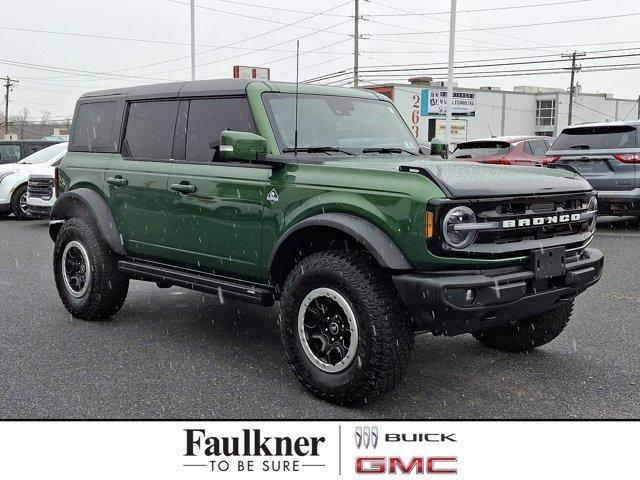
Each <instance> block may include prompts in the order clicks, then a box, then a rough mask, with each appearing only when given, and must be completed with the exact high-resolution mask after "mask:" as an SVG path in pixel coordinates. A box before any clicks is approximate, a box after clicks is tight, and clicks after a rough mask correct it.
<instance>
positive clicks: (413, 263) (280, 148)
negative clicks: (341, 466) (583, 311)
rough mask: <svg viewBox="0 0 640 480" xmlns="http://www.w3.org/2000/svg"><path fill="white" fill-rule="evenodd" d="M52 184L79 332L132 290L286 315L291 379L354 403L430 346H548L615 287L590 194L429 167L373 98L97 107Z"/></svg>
mask: <svg viewBox="0 0 640 480" xmlns="http://www.w3.org/2000/svg"><path fill="white" fill-rule="evenodd" d="M56 186H57V187H56V188H57V189H58V190H59V198H58V200H57V202H56V204H55V206H54V207H53V211H52V214H51V224H50V234H51V237H52V239H53V240H54V241H55V249H54V260H53V266H54V272H55V279H56V285H57V288H58V291H59V293H60V297H61V298H62V302H63V303H64V305H65V307H66V308H67V309H68V311H69V312H70V313H71V314H72V315H74V316H76V317H78V318H82V319H87V320H100V319H105V318H108V317H109V316H111V315H113V314H115V313H116V312H117V311H118V310H119V309H120V308H121V307H122V305H123V303H124V301H125V297H126V296H127V290H128V287H129V282H130V280H144V281H151V282H155V283H156V284H157V285H158V286H159V287H170V286H174V285H175V286H180V287H186V288H190V289H194V290H199V291H203V292H209V293H213V294H216V295H220V296H224V297H234V298H237V299H240V300H245V301H248V302H254V303H257V304H260V305H263V306H265V307H268V306H271V305H273V304H274V303H275V302H279V305H280V316H279V327H280V331H281V336H282V343H283V346H284V350H285V353H286V356H287V358H288V361H289V363H290V365H291V368H292V369H293V371H294V373H295V375H296V376H297V378H298V379H299V380H300V381H301V382H302V383H303V384H304V386H305V387H306V388H307V389H309V390H310V391H311V392H312V393H313V394H315V395H317V396H319V397H321V398H323V399H326V400H329V401H331V402H335V403H338V404H362V403H365V402H370V401H372V400H374V399H375V398H377V397H378V396H380V395H381V394H383V393H385V392H388V391H389V390H391V389H393V388H394V386H395V385H396V384H397V383H398V382H399V381H400V379H401V378H402V376H403V374H404V372H405V370H406V368H407V364H408V360H409V356H410V352H411V348H412V343H413V337H414V335H415V334H416V333H418V332H430V333H432V334H434V335H459V334H464V333H471V334H473V336H474V337H475V338H477V339H478V340H479V341H480V342H482V343H483V344H485V345H487V346H488V347H491V348H496V349H500V350H505V351H511V352H522V351H526V350H529V349H532V348H535V347H538V346H540V345H544V344H545V343H547V342H550V341H551V340H553V339H554V338H555V337H557V336H558V335H559V334H560V332H561V331H562V330H563V328H564V327H565V325H566V324H567V322H568V321H569V318H570V316H571V312H572V308H573V302H574V298H575V297H576V296H577V295H578V294H579V293H581V292H583V291H584V290H585V289H586V288H587V287H589V286H591V285H593V284H594V283H595V282H597V281H598V279H599V278H600V275H601V273H602V265H603V256H602V253H601V252H600V251H598V250H595V249H592V248H588V245H589V243H590V242H591V240H592V237H593V234H594V231H595V224H596V212H597V200H596V197H595V195H594V192H593V189H592V188H591V187H590V185H589V184H588V183H587V182H586V181H585V180H584V179H582V178H581V177H579V176H578V175H576V174H574V173H570V172H567V171H563V170H559V169H556V170H550V169H539V168H538V169H536V168H523V167H505V166H491V165H479V164H473V163H468V162H449V161H445V160H442V159H441V158H436V157H433V156H432V157H430V156H429V155H428V154H426V152H423V151H422V150H421V148H420V146H419V145H418V144H417V142H416V140H415V139H414V138H413V136H412V134H411V132H410V130H409V129H408V127H407V126H406V125H405V123H404V122H403V120H402V118H401V117H400V115H399V114H398V112H397V111H396V109H395V108H394V106H393V104H392V103H391V102H390V101H389V99H388V98H386V97H384V96H382V95H379V94H377V93H374V92H371V91H361V90H353V89H345V88H332V87H322V86H309V85H300V86H299V92H298V94H296V85H295V84H284V83H272V82H262V81H255V80H206V81H196V82H180V83H168V84H161V85H147V86H140V87H132V88H126V89H119V90H108V91H100V92H94V93H89V94H86V95H84V96H82V97H81V98H80V99H79V100H78V102H77V105H76V109H75V114H74V120H73V130H72V133H71V138H70V143H69V153H68V154H67V155H66V156H65V158H64V160H63V161H62V163H61V165H60V167H59V168H58V170H57V174H56Z"/></svg>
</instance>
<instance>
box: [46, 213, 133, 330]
mask: <svg viewBox="0 0 640 480" xmlns="http://www.w3.org/2000/svg"><path fill="white" fill-rule="evenodd" d="M53 271H54V275H55V280H56V286H57V288H58V293H59V295H60V298H61V300H62V303H63V304H64V306H65V307H66V309H67V310H68V311H69V313H71V315H73V316H74V317H77V318H81V319H84V320H103V319H106V318H108V317H109V316H111V315H113V314H114V313H116V312H117V311H118V310H120V307H122V304H123V303H124V301H125V298H126V297H127V291H128V289H129V278H128V277H127V276H126V275H123V274H122V273H121V272H119V271H118V266H117V258H116V256H115V255H114V253H113V252H112V251H111V250H109V248H108V247H107V246H106V245H105V243H104V241H103V240H102V238H101V237H100V235H99V233H98V229H97V227H95V226H94V225H93V224H92V223H90V222H88V221H85V220H83V219H80V218H72V219H71V220H68V221H67V222H66V223H65V224H64V225H63V227H62V228H61V229H60V232H59V233H58V236H57V238H56V243H55V247H54V251H53Z"/></svg>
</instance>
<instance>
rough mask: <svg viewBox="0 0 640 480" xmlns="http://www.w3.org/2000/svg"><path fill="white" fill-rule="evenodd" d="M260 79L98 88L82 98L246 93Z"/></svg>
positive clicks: (165, 96)
mask: <svg viewBox="0 0 640 480" xmlns="http://www.w3.org/2000/svg"><path fill="white" fill-rule="evenodd" d="M259 81H260V80H255V79H241V78H226V79H221V80H195V81H192V82H170V83H154V84H150V85H138V86H132V87H122V88H113V89H110V90H98V91H95V92H88V93H85V94H84V95H82V96H81V97H80V98H81V99H88V98H92V97H108V96H121V95H122V96H124V95H126V96H129V97H139V98H145V97H146V98H153V97H164V98H167V97H177V96H182V95H185V96H186V95H188V96H200V95H203V96H204V95H244V94H245V93H246V88H247V85H249V84H250V83H254V82H259Z"/></svg>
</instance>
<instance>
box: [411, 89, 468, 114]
mask: <svg viewBox="0 0 640 480" xmlns="http://www.w3.org/2000/svg"><path fill="white" fill-rule="evenodd" d="M452 113H453V115H456V116H464V117H475V115H476V94H475V93H472V92H456V91H454V92H453V109H452ZM446 114H447V90H446V89H444V88H426V89H424V90H422V91H421V92H420V115H421V116H423V117H427V116H436V115H446Z"/></svg>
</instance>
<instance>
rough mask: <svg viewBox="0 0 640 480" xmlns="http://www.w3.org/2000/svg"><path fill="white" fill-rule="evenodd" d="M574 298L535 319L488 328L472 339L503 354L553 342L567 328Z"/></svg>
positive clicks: (524, 350) (475, 334)
mask: <svg viewBox="0 0 640 480" xmlns="http://www.w3.org/2000/svg"><path fill="white" fill-rule="evenodd" d="M572 312H573V299H571V300H570V301H568V302H565V303H563V304H562V305H560V306H558V307H556V308H554V309H553V310H549V311H548V312H544V313H541V314H539V315H536V316H534V317H530V318H525V319H524V320H519V321H517V322H515V323H512V324H510V325H503V326H499V327H492V328H487V329H485V330H479V331H477V332H474V334H473V336H474V337H475V338H476V339H477V340H478V341H479V342H480V343H482V344H483V345H486V346H487V347H489V348H494V349H496V350H503V351H505V352H526V351H529V350H533V349H534V348H537V347H540V346H542V345H545V344H547V343H549V342H550V341H552V340H554V339H555V338H556V337H557V336H558V335H560V333H562V331H563V330H564V327H566V326H567V323H569V320H570V319H571V313H572Z"/></svg>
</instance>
